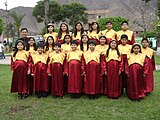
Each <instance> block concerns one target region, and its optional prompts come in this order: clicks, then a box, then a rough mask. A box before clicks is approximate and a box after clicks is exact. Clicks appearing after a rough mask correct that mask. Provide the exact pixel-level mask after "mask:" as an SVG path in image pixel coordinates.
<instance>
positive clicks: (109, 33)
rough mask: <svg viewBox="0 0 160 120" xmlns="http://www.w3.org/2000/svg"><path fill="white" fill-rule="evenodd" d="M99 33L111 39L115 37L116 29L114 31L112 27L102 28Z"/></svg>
mask: <svg viewBox="0 0 160 120" xmlns="http://www.w3.org/2000/svg"><path fill="white" fill-rule="evenodd" d="M100 35H104V36H106V38H111V39H112V40H115V39H116V31H114V30H113V29H111V30H108V29H106V30H103V31H101V32H100Z"/></svg>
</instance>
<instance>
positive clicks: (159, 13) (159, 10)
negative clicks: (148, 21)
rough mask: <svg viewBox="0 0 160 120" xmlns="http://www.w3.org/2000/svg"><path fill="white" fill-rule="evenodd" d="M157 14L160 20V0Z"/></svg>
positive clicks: (158, 0)
mask: <svg viewBox="0 0 160 120" xmlns="http://www.w3.org/2000/svg"><path fill="white" fill-rule="evenodd" d="M156 14H157V16H158V18H159V19H160V0H157V11H156Z"/></svg>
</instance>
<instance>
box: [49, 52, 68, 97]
mask: <svg viewBox="0 0 160 120" xmlns="http://www.w3.org/2000/svg"><path fill="white" fill-rule="evenodd" d="M64 59H65V54H64V53H62V52H60V53H56V52H53V53H50V54H49V63H48V70H47V73H48V74H51V75H52V80H51V94H52V96H59V97H61V96H63V93H64V79H63V71H64V68H63V64H64Z"/></svg>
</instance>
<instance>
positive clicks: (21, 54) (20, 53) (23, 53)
mask: <svg viewBox="0 0 160 120" xmlns="http://www.w3.org/2000/svg"><path fill="white" fill-rule="evenodd" d="M28 56H29V53H28V52H27V51H25V50H22V51H18V52H17V54H16V56H15V57H13V54H12V58H13V62H15V61H16V60H23V61H25V62H27V61H28Z"/></svg>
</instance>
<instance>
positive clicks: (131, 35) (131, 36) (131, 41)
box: [117, 30, 135, 45]
mask: <svg viewBox="0 0 160 120" xmlns="http://www.w3.org/2000/svg"><path fill="white" fill-rule="evenodd" d="M123 34H126V35H127V36H128V41H127V44H129V45H133V44H134V43H135V38H134V33H133V31H131V30H126V31H123V30H120V31H118V32H117V41H118V43H119V44H121V36H122V35H123Z"/></svg>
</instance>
